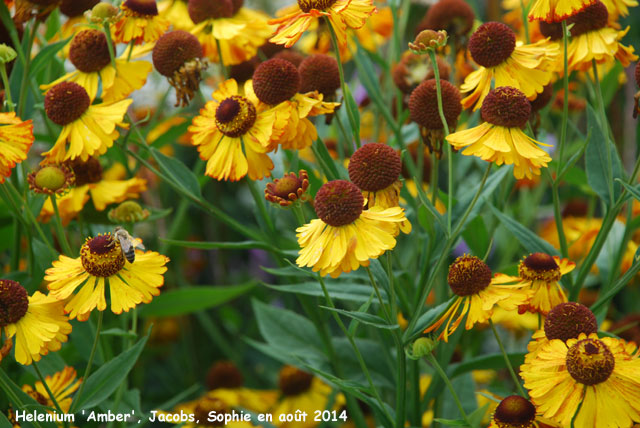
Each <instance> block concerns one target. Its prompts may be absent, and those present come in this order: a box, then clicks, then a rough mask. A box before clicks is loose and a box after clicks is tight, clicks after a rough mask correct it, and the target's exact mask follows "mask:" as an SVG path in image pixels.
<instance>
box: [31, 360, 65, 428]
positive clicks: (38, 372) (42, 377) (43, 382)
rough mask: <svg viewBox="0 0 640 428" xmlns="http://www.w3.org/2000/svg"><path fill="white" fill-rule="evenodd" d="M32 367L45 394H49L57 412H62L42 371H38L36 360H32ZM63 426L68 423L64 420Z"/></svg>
mask: <svg viewBox="0 0 640 428" xmlns="http://www.w3.org/2000/svg"><path fill="white" fill-rule="evenodd" d="M33 368H34V369H35V371H36V373H37V374H38V378H40V382H41V383H42V385H43V386H44V389H45V390H46V391H47V394H49V398H51V402H52V403H53V406H54V407H55V408H56V410H57V411H58V413H59V414H63V413H64V412H63V411H62V408H61V407H60V404H58V400H56V396H55V395H54V394H53V392H51V389H50V388H49V384H47V381H46V380H45V378H44V376H42V372H41V371H40V368H39V367H38V364H37V363H36V361H34V362H33ZM64 426H65V427H68V426H69V423H68V422H66V421H65V422H64Z"/></svg>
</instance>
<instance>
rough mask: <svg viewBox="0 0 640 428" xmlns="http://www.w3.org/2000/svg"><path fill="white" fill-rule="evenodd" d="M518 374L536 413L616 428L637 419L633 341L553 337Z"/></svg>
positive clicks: (639, 367)
mask: <svg viewBox="0 0 640 428" xmlns="http://www.w3.org/2000/svg"><path fill="white" fill-rule="evenodd" d="M520 375H521V376H522V378H523V379H524V386H525V387H526V388H527V389H528V390H529V396H530V397H531V399H532V401H533V403H534V404H535V406H536V408H537V410H538V412H540V413H542V415H543V416H544V417H546V418H549V419H551V420H553V421H555V422H557V423H559V424H561V425H562V426H569V425H572V424H574V425H575V426H576V427H580V428H618V427H630V426H631V425H632V424H633V421H634V420H635V421H637V420H640V359H638V352H637V347H636V345H635V344H633V343H626V342H625V341H623V340H621V339H613V338H610V337H604V338H601V339H599V338H598V335H597V334H590V335H589V336H586V335H585V334H580V336H579V337H578V338H577V339H569V340H568V341H567V342H566V343H565V342H563V341H562V340H560V339H554V340H551V341H550V342H549V343H547V344H545V345H543V346H542V347H541V348H540V349H539V350H538V353H537V356H536V358H535V359H532V360H530V361H529V363H527V364H524V365H523V366H522V367H521V371H520ZM572 421H573V422H572Z"/></svg>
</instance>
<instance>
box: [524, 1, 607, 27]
mask: <svg viewBox="0 0 640 428" xmlns="http://www.w3.org/2000/svg"><path fill="white" fill-rule="evenodd" d="M594 1H595V0H535V2H534V3H533V6H531V9H530V10H529V21H534V20H538V21H545V22H562V21H564V20H565V19H567V18H569V17H570V16H573V15H575V14H577V13H578V12H580V11H581V10H583V9H584V8H586V7H587V6H589V5H590V4H593V2H594Z"/></svg>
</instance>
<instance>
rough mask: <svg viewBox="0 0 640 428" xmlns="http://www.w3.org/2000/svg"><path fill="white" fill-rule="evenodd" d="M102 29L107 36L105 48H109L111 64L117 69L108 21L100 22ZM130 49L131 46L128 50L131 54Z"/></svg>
mask: <svg viewBox="0 0 640 428" xmlns="http://www.w3.org/2000/svg"><path fill="white" fill-rule="evenodd" d="M102 30H103V31H104V36H105V37H106V38H107V48H108V49H109V58H110V59H111V66H112V67H113V69H114V70H115V71H117V70H118V69H117V68H116V54H115V51H114V50H113V40H112V39H111V27H110V26H109V22H107V21H104V22H103V23H102ZM132 50H133V47H132V48H131V49H130V50H129V55H131V51H132Z"/></svg>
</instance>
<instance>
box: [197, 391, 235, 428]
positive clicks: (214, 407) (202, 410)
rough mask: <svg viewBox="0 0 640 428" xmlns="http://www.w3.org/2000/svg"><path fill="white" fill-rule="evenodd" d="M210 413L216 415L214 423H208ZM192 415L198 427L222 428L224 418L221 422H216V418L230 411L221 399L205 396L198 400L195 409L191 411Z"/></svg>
mask: <svg viewBox="0 0 640 428" xmlns="http://www.w3.org/2000/svg"><path fill="white" fill-rule="evenodd" d="M211 412H215V414H216V420H215V421H209V414H210V413H211ZM193 413H194V415H195V419H196V420H198V421H199V422H198V426H205V427H222V426H224V418H222V420H218V418H220V417H221V416H224V415H225V414H227V413H231V409H229V406H228V405H227V403H225V402H224V401H222V400H221V399H219V398H213V397H206V396H205V397H202V398H201V399H200V400H198V403H197V404H196V407H195V408H194V409H193Z"/></svg>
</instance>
